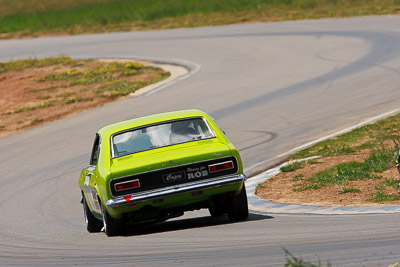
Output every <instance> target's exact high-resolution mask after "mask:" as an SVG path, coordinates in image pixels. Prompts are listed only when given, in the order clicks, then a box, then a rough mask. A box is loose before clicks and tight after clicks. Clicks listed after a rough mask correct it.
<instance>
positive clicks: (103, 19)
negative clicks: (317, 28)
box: [0, 0, 400, 38]
mask: <svg viewBox="0 0 400 267" xmlns="http://www.w3.org/2000/svg"><path fill="white" fill-rule="evenodd" d="M399 10H400V1H399V0H380V1H368V0H297V1H293V0H252V1H247V0H219V1H213V0H202V1H196V0H169V1H164V0H135V1H128V0H79V1H78V0H66V1H63V2H62V3H60V2H59V1H55V0H40V1H39V0H0V17H1V19H0V35H1V36H2V37H3V38H9V37H20V36H27V35H29V36H32V35H33V36H35V35H40V34H65V33H67V34H78V33H87V32H110V31H129V30H132V29H161V28H177V27H196V26H205V25H223V24H232V23H242V22H247V21H281V20H293V19H315V18H325V17H347V16H365V15H383V14H397V13H399Z"/></svg>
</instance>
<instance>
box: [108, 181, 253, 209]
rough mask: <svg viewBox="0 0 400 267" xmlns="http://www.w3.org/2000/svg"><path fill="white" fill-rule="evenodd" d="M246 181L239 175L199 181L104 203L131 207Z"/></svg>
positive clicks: (112, 206) (109, 205)
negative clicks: (171, 196)
mask: <svg viewBox="0 0 400 267" xmlns="http://www.w3.org/2000/svg"><path fill="white" fill-rule="evenodd" d="M245 180H246V175H244V174H239V175H234V176H226V177H221V178H213V179H209V180H201V181H196V182H191V183H185V184H180V185H175V186H169V187H164V188H161V189H156V190H151V191H145V192H141V193H135V194H133V195H126V196H123V197H118V198H113V199H110V200H108V201H107V202H106V206H107V207H109V208H116V207H121V206H125V205H133V204H135V203H139V202H143V201H147V200H152V199H157V198H162V197H167V196H170V195H175V194H180V193H187V192H190V191H196V190H202V189H209V188H217V187H221V186H225V185H229V184H234V183H238V182H243V181H245Z"/></svg>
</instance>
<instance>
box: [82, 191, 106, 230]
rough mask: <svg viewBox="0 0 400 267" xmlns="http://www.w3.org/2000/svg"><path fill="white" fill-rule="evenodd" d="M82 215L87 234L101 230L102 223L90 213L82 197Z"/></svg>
mask: <svg viewBox="0 0 400 267" xmlns="http://www.w3.org/2000/svg"><path fill="white" fill-rule="evenodd" d="M83 215H84V216H85V224H86V229H87V231H88V232H89V233H98V232H100V231H101V229H102V228H103V222H102V221H101V220H99V219H97V218H96V217H95V216H94V215H93V214H92V213H91V212H90V209H89V207H88V205H87V203H86V198H85V197H83Z"/></svg>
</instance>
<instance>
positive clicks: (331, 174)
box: [294, 146, 398, 191]
mask: <svg viewBox="0 0 400 267" xmlns="http://www.w3.org/2000/svg"><path fill="white" fill-rule="evenodd" d="M397 151H398V147H397V146H395V147H389V148H384V147H382V148H379V149H376V150H374V151H373V152H372V153H371V154H370V156H369V158H368V159H366V160H365V161H364V162H349V163H342V164H339V165H337V166H335V167H333V168H330V169H328V170H325V171H322V172H319V173H316V174H314V175H313V176H311V177H309V178H307V179H306V183H305V184H303V185H300V186H299V187H297V188H295V189H294V190H295V191H304V190H309V189H319V188H321V187H324V186H329V185H347V184H348V183H349V181H352V180H365V179H379V178H380V176H379V175H377V174H376V173H377V172H383V171H385V170H386V169H387V168H388V167H390V166H393V165H394V164H395V158H396V157H395V156H396V152H397Z"/></svg>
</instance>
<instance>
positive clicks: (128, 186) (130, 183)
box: [115, 180, 140, 191]
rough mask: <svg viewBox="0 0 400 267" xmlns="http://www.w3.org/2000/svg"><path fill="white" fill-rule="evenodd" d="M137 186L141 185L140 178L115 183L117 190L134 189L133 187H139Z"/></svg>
mask: <svg viewBox="0 0 400 267" xmlns="http://www.w3.org/2000/svg"><path fill="white" fill-rule="evenodd" d="M137 187H140V183H139V180H133V181H128V182H123V183H118V184H115V191H124V190H129V189H133V188H137Z"/></svg>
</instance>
